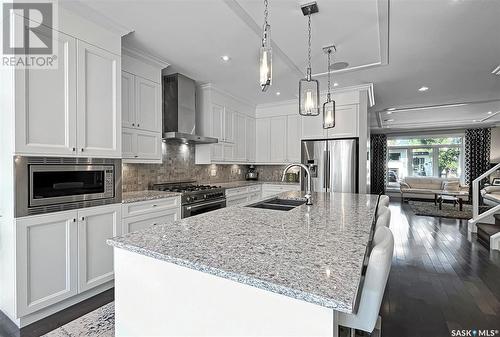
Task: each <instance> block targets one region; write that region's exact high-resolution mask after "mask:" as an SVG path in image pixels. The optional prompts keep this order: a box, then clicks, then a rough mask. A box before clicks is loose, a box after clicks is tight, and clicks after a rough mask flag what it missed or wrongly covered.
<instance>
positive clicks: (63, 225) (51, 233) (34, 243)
mask: <svg viewBox="0 0 500 337" xmlns="http://www.w3.org/2000/svg"><path fill="white" fill-rule="evenodd" d="M120 223H121V205H116V204H115V205H106V206H99V207H91V208H85V209H80V210H75V211H67V212H56V213H51V214H44V215H35V216H29V217H25V218H19V219H16V231H17V232H16V278H17V296H16V298H17V315H18V316H19V317H22V316H25V315H27V314H30V313H33V312H35V311H37V310H40V309H43V308H45V307H48V306H50V305H52V304H55V303H57V302H60V301H62V300H65V299H67V298H70V297H72V296H74V295H76V294H78V293H80V292H83V291H85V290H88V289H90V288H92V287H95V286H97V285H100V284H103V283H105V282H107V281H110V280H112V279H113V250H112V248H111V247H110V246H108V245H107V244H106V240H107V239H108V238H110V237H112V236H115V235H119V234H120V233H121V228H120Z"/></svg>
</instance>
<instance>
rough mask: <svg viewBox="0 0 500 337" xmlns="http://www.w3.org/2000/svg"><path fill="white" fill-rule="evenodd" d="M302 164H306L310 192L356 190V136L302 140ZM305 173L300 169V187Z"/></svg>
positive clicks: (303, 183) (347, 191)
mask: <svg viewBox="0 0 500 337" xmlns="http://www.w3.org/2000/svg"><path fill="white" fill-rule="evenodd" d="M301 146H302V164H304V165H306V166H308V167H309V169H310V171H311V176H312V190H313V192H345V193H358V165H359V164H358V139H357V138H348V139H325V140H303V141H302V144H301ZM305 175H306V173H305V172H304V171H303V170H302V173H301V177H302V179H301V181H302V190H305V184H306V181H307V179H306V176H305Z"/></svg>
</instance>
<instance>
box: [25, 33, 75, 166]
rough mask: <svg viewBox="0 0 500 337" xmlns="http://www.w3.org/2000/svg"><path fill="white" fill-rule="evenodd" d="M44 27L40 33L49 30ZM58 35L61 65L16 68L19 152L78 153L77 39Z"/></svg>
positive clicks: (59, 62) (40, 153)
mask: <svg viewBox="0 0 500 337" xmlns="http://www.w3.org/2000/svg"><path fill="white" fill-rule="evenodd" d="M40 27H41V28H39V31H40V33H44V32H46V31H49V29H48V28H44V27H43V26H40ZM56 36H57V41H55V42H56V43H55V44H54V48H57V49H58V56H59V60H58V68H57V69H52V70H39V69H33V70H30V69H26V70H24V69H19V70H16V71H15V91H16V100H15V104H16V153H19V154H35V155H62V156H75V155H76V146H77V145H76V69H77V68H76V39H75V38H73V37H70V36H68V35H66V34H63V33H58V34H57V35H56Z"/></svg>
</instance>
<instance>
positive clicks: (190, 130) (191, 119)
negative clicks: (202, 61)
mask: <svg viewBox="0 0 500 337" xmlns="http://www.w3.org/2000/svg"><path fill="white" fill-rule="evenodd" d="M162 84H163V139H164V140H165V141H174V142H182V143H194V144H211V143H217V142H218V140H217V138H212V137H204V136H199V135H197V134H196V117H195V115H196V93H195V92H196V85H195V82H194V81H193V80H192V79H190V78H188V77H186V76H184V75H182V74H172V75H165V76H163V80H162Z"/></svg>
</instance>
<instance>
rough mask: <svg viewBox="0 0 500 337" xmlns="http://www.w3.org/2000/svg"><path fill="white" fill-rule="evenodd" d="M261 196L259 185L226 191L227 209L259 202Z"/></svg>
mask: <svg viewBox="0 0 500 337" xmlns="http://www.w3.org/2000/svg"><path fill="white" fill-rule="evenodd" d="M260 196H261V185H260V184H257V185H251V186H244V187H237V188H229V189H227V190H226V205H227V207H230V206H236V205H240V204H244V203H247V202H249V201H254V200H259V199H260Z"/></svg>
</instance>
